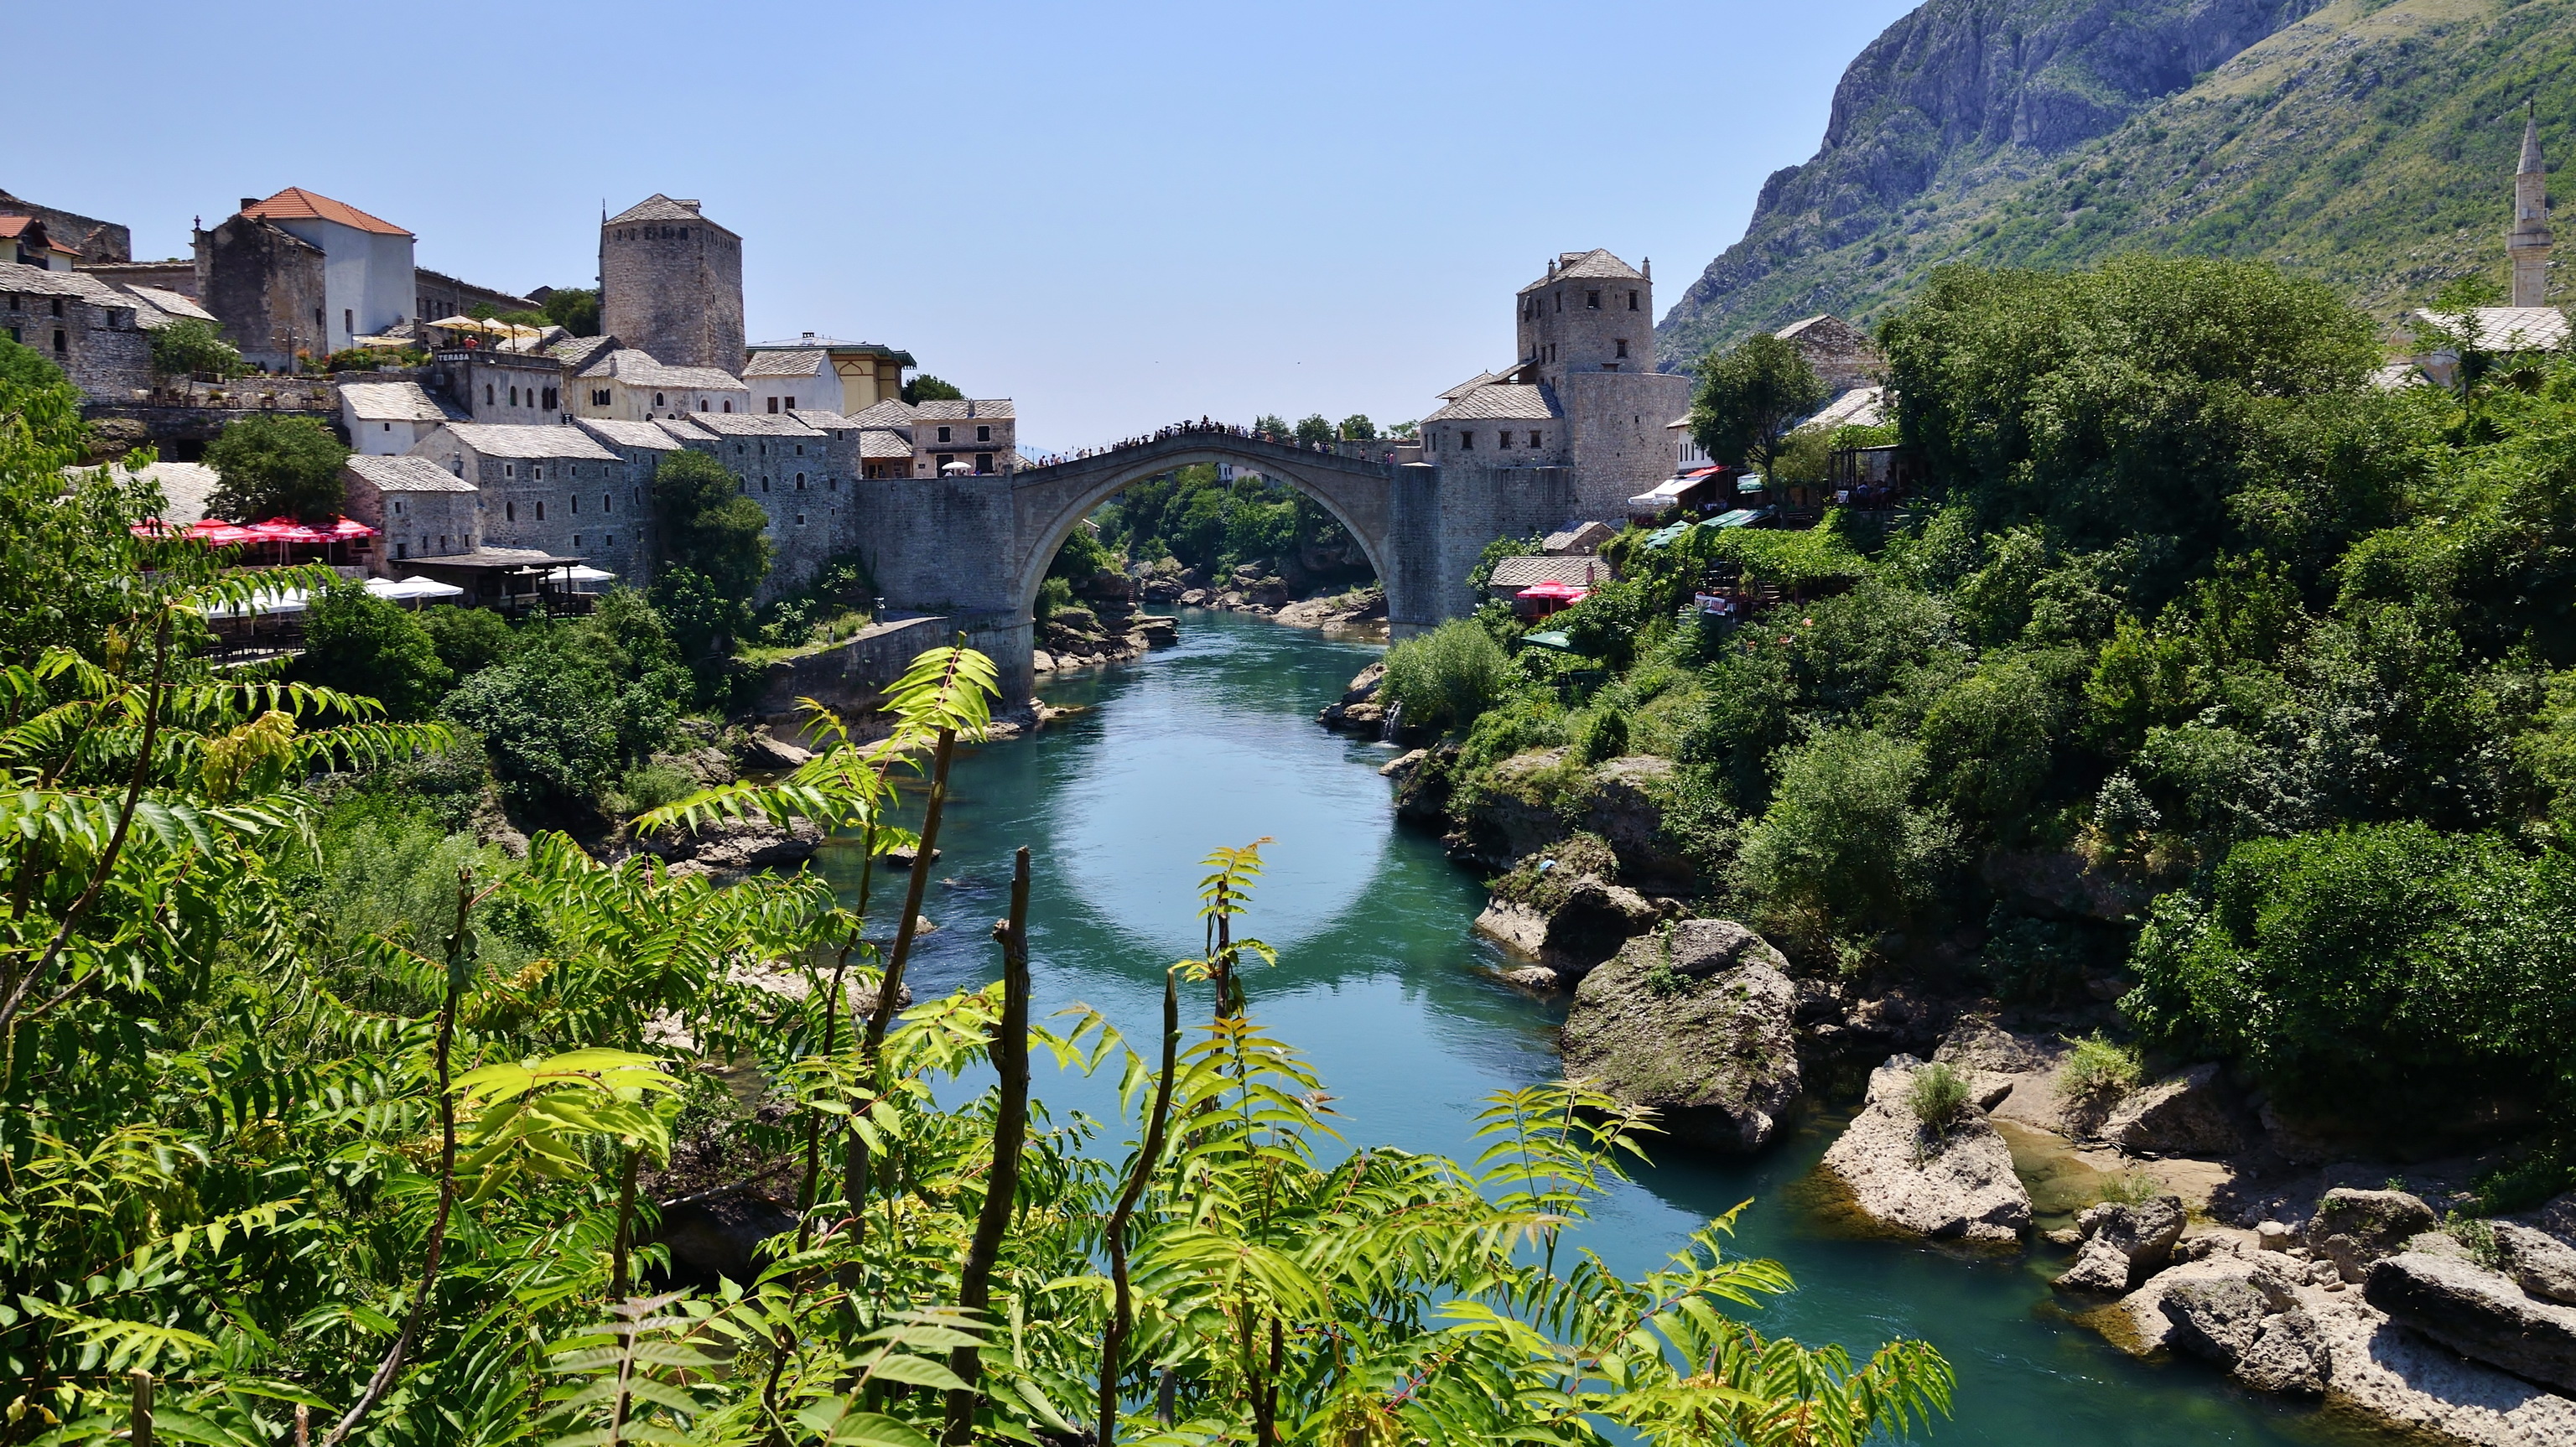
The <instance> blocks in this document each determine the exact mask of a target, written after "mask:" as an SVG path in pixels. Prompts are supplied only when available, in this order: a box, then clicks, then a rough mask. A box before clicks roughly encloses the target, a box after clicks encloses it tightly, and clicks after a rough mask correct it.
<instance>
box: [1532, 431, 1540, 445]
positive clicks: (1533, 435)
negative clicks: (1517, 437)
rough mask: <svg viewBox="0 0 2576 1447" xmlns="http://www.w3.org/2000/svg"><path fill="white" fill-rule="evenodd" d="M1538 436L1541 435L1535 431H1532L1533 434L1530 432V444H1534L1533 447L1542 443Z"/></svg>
mask: <svg viewBox="0 0 2576 1447" xmlns="http://www.w3.org/2000/svg"><path fill="white" fill-rule="evenodd" d="M1538 438H1539V435H1538V434H1537V433H1535V432H1533V433H1531V434H1530V446H1532V447H1537V446H1540V445H1541V444H1540V442H1539V440H1538Z"/></svg>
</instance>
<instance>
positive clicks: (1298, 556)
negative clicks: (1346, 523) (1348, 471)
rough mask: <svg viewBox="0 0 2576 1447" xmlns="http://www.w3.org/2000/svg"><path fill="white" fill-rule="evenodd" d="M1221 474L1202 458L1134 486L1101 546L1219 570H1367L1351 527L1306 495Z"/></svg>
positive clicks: (1111, 515)
mask: <svg viewBox="0 0 2576 1447" xmlns="http://www.w3.org/2000/svg"><path fill="white" fill-rule="evenodd" d="M1216 474H1217V470H1216V466H1215V465H1214V464H1213V463H1200V464H1197V465H1195V466H1191V467H1184V468H1181V469H1180V470H1179V471H1177V472H1171V473H1166V474H1164V475H1163V476H1160V477H1152V478H1147V479H1146V480H1144V481H1142V482H1138V483H1134V484H1132V485H1130V486H1129V487H1128V488H1127V489H1126V490H1125V491H1124V492H1121V493H1119V494H1118V496H1117V497H1116V498H1115V499H1114V500H1112V501H1111V502H1110V503H1109V505H1108V506H1106V507H1104V508H1103V509H1101V511H1100V513H1099V522H1100V539H1099V540H1100V543H1101V545H1102V546H1103V547H1104V548H1105V549H1109V550H1114V551H1123V552H1124V553H1126V555H1127V556H1128V557H1129V558H1132V559H1134V560H1136V561H1139V562H1152V561H1154V560H1156V559H1159V558H1162V557H1170V558H1172V559H1174V560H1175V561H1177V562H1179V563H1181V564H1183V565H1184V566H1188V567H1194V568H1202V569H1207V570H1211V571H1214V570H1218V569H1222V568H1228V567H1232V566H1233V565H1235V564H1237V563H1244V562H1250V561H1253V560H1255V559H1260V560H1265V561H1268V562H1270V563H1272V564H1273V565H1275V566H1277V567H1279V568H1281V569H1283V570H1284V569H1286V568H1289V567H1290V566H1292V564H1293V565H1295V566H1300V567H1310V568H1320V571H1322V572H1323V573H1326V574H1331V573H1334V572H1343V573H1351V574H1356V573H1359V572H1362V571H1364V570H1365V568H1366V563H1365V561H1364V556H1365V555H1364V554H1363V553H1362V552H1361V550H1360V546H1359V544H1358V543H1357V542H1356V541H1354V540H1353V539H1352V537H1351V535H1350V533H1349V531H1348V530H1347V529H1345V528H1344V527H1343V526H1342V525H1341V523H1340V521H1339V520H1338V519H1336V518H1335V517H1334V516H1333V515H1332V514H1331V513H1329V512H1326V511H1325V510H1324V509H1323V508H1321V507H1319V506H1317V505H1316V504H1315V503H1314V502H1313V501H1312V500H1311V499H1309V498H1307V497H1306V496H1305V495H1304V494H1302V493H1300V492H1297V491H1296V490H1294V489H1292V488H1290V487H1289V486H1288V485H1286V484H1284V483H1278V482H1271V481H1267V480H1264V481H1258V482H1256V481H1252V480H1250V479H1242V480H1238V481H1236V482H1232V483H1224V482H1219V481H1218V480H1217V475H1216ZM1332 558H1342V559H1349V560H1351V561H1352V563H1353V564H1354V565H1355V566H1354V567H1351V568H1340V567H1338V566H1337V565H1333V564H1331V563H1330V562H1329V561H1328V560H1329V559H1332ZM1305 560H1313V561H1312V562H1311V563H1309V562H1307V561H1305Z"/></svg>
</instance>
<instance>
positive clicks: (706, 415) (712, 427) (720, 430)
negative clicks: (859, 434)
mask: <svg viewBox="0 0 2576 1447" xmlns="http://www.w3.org/2000/svg"><path fill="white" fill-rule="evenodd" d="M689 420H690V421H691V422H693V423H695V424H697V425H698V426H700V427H702V428H705V429H706V430H707V431H709V432H712V433H714V434H715V435H716V436H718V437H820V436H822V435H823V434H822V433H820V432H818V431H816V430H814V429H813V428H811V427H808V426H806V425H805V424H804V423H802V422H799V421H797V420H796V418H795V417H794V416H793V415H791V414H789V413H785V412H781V413H778V414H777V415H775V416H772V415H771V414H769V413H767V412H692V413H690V414H689Z"/></svg>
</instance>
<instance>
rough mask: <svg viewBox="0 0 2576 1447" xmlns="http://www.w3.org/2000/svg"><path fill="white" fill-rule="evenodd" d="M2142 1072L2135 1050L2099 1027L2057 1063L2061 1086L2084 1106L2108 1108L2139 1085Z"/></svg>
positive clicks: (2058, 1086)
mask: <svg viewBox="0 0 2576 1447" xmlns="http://www.w3.org/2000/svg"><path fill="white" fill-rule="evenodd" d="M2142 1074H2143V1072H2142V1071H2141V1070H2140V1069H2139V1067H2138V1053H2137V1052H2136V1051H2135V1050H2133V1049H2130V1048H2129V1047H2127V1046H2125V1045H2115V1044H2113V1043H2112V1042H2111V1041H2110V1040H2109V1039H2108V1038H2106V1037H2105V1036H2104V1035H2103V1034H2102V1032H2100V1031H2098V1030H2097V1031H2095V1032H2093V1033H2092V1034H2090V1035H2087V1036H2085V1037H2084V1038H2083V1039H2081V1040H2078V1041H2076V1042H2075V1049H2074V1050H2073V1051H2072V1052H2071V1053H2070V1054H2068V1055H2067V1057H2066V1062H2065V1063H2064V1064H2062V1065H2060V1066H2058V1067H2057V1088H2058V1090H2059V1091H2060V1092H2061V1093H2062V1094H2064V1095H2065V1096H2066V1098H2067V1099H2069V1100H2072V1101H2074V1102H2075V1103H2076V1104H2078V1105H2080V1106H2085V1107H2090V1108H2093V1109H2107V1108H2108V1107H2109V1106H2111V1105H2112V1104H2113V1103H2115V1102H2117V1101H2118V1100H2119V1099H2120V1098H2121V1097H2122V1096H2124V1095H2127V1094H2128V1093H2129V1092H2130V1091H2133V1090H2135V1089H2137V1088H2138V1081H2139V1079H2140V1078H2141V1077H2142Z"/></svg>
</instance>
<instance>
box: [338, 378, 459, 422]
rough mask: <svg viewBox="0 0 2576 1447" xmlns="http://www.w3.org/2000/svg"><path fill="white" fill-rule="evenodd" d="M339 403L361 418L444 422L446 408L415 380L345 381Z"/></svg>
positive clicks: (375, 420) (364, 420) (374, 420)
mask: <svg viewBox="0 0 2576 1447" xmlns="http://www.w3.org/2000/svg"><path fill="white" fill-rule="evenodd" d="M340 405H341V406H343V407H346V408H348V409H349V415H350V416H352V417H355V418H357V419H358V420H359V421H361V422H446V421H449V420H451V419H450V418H449V416H448V413H447V409H446V408H443V407H441V406H439V405H438V403H437V402H436V401H434V400H432V399H431V397H430V395H429V393H427V392H426V391H423V390H422V389H421V385H420V384H419V383H418V382H344V383H342V384H341V386H340Z"/></svg>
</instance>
